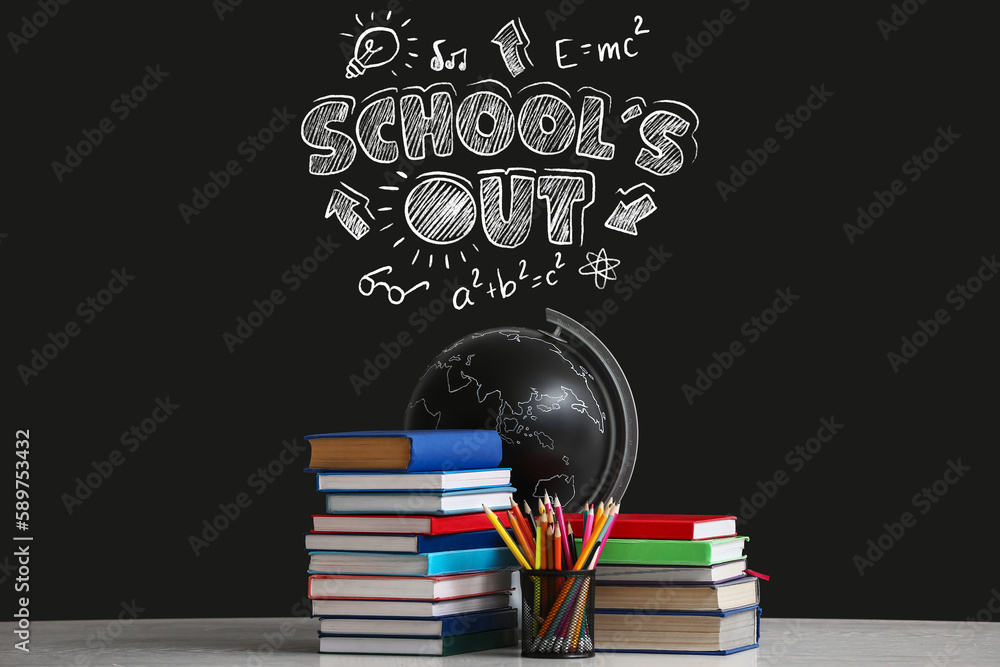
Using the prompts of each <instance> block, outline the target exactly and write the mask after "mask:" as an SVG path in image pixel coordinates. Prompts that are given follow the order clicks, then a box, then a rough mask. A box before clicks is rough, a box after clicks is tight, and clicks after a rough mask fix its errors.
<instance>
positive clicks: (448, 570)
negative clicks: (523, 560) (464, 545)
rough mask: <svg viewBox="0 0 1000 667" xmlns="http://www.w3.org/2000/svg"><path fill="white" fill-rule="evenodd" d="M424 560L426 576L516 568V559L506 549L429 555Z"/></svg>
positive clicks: (469, 550) (471, 550)
mask: <svg viewBox="0 0 1000 667" xmlns="http://www.w3.org/2000/svg"><path fill="white" fill-rule="evenodd" d="M426 558H427V574H428V576H439V575H448V574H458V573H463V572H483V571H486V570H505V569H514V568H516V567H517V559H516V558H515V557H514V555H513V554H512V553H511V552H510V550H509V549H507V548H506V547H496V548H490V549H466V550H462V551H447V552H442V553H430V554H427V555H426Z"/></svg>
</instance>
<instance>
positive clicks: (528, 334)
mask: <svg viewBox="0 0 1000 667" xmlns="http://www.w3.org/2000/svg"><path fill="white" fill-rule="evenodd" d="M574 343H576V341H574ZM615 367H616V368H617V364H615ZM619 370H620V369H619ZM609 384H612V383H609V378H608V377H607V369H605V368H604V367H603V365H602V363H601V361H600V360H599V359H593V358H588V355H587V354H586V350H583V349H581V346H579V345H578V344H573V345H571V344H570V343H569V342H568V341H567V340H560V339H559V337H557V334H548V333H545V332H541V331H536V330H534V329H526V328H520V327H502V328H496V329H487V330H484V331H478V332H476V333H472V334H469V335H467V336H464V337H463V338H461V339H459V340H458V341H456V342H454V343H452V344H451V345H449V346H448V347H447V348H445V349H444V350H443V351H442V352H441V353H440V354H439V355H438V356H437V358H435V359H434V361H432V362H431V364H430V365H429V366H428V367H427V370H426V371H425V372H424V374H423V376H422V377H421V378H420V380H419V381H418V383H417V385H416V387H415V388H414V390H413V393H412V394H411V396H410V400H409V404H408V406H407V410H406V414H405V417H404V424H405V427H406V428H408V429H438V428H488V429H495V430H496V431H497V432H498V433H499V434H500V437H501V439H502V440H503V461H502V463H501V466H503V467H509V468H511V484H512V485H513V486H514V487H515V488H516V489H517V493H516V494H515V499H516V500H518V501H519V502H520V501H521V500H528V503H529V505H531V506H532V508H535V507H536V506H537V502H536V501H535V500H534V498H536V497H541V496H542V495H543V494H544V492H545V491H548V493H549V495H550V496H555V495H556V494H558V496H559V500H560V502H561V503H562V505H563V508H564V510H565V511H568V512H575V511H580V510H581V509H582V508H583V504H584V503H585V502H595V500H596V499H600V500H604V499H606V497H607V493H608V491H609V490H611V489H612V487H613V486H614V485H615V483H616V482H618V481H619V479H620V477H621V474H620V473H621V472H622V470H623V468H627V470H628V474H629V475H630V474H631V461H629V462H627V465H625V466H623V457H622V453H621V449H622V447H621V440H622V428H621V427H622V424H621V421H622V419H621V416H620V413H621V410H620V407H619V404H620V398H619V396H618V395H617V393H616V392H615V387H614V386H611V387H610V389H611V391H610V392H609ZM628 398H629V400H630V401H631V392H629V394H628ZM633 405H634V404H633ZM632 456H633V457H634V452H633V453H632ZM627 481H628V479H627V477H626V479H625V483H626V484H627Z"/></svg>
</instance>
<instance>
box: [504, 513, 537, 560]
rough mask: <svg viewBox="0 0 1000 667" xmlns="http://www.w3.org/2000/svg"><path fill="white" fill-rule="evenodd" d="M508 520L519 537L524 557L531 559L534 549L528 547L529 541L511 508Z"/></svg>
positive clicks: (518, 540) (518, 541)
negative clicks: (525, 537)
mask: <svg viewBox="0 0 1000 667" xmlns="http://www.w3.org/2000/svg"><path fill="white" fill-rule="evenodd" d="M507 521H509V522H510V527H511V530H513V531H514V537H516V538H517V543H518V545H519V546H520V547H521V551H523V552H524V559H525V560H527V561H530V560H531V554H532V551H531V549H529V548H528V541H527V540H526V539H524V532H523V531H522V530H521V524H520V523H518V521H517V519H515V518H514V515H513V514H512V513H511V511H510V510H507Z"/></svg>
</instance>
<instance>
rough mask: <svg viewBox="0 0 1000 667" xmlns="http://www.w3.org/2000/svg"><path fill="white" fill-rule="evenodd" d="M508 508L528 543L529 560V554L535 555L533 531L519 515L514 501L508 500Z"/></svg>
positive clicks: (518, 509)
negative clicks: (512, 512)
mask: <svg viewBox="0 0 1000 667" xmlns="http://www.w3.org/2000/svg"><path fill="white" fill-rule="evenodd" d="M510 507H511V509H512V510H513V511H514V515H515V516H516V517H517V520H518V523H520V524H521V532H522V533H523V534H524V537H525V541H526V542H527V543H528V555H529V558H528V560H531V558H530V556H531V554H533V553H535V529H534V528H532V527H530V526H529V525H528V520H527V519H525V518H524V515H523V514H521V508H520V507H518V506H517V503H515V502H514V499H513V498H511V499H510Z"/></svg>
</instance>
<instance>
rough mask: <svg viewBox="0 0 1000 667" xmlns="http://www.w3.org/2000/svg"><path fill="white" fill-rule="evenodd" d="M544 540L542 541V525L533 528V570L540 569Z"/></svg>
mask: <svg viewBox="0 0 1000 667" xmlns="http://www.w3.org/2000/svg"><path fill="white" fill-rule="evenodd" d="M544 543H545V540H543V539H542V525H541V524H538V525H537V526H535V569H536V570H541V569H542V545H543V544H544Z"/></svg>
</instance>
